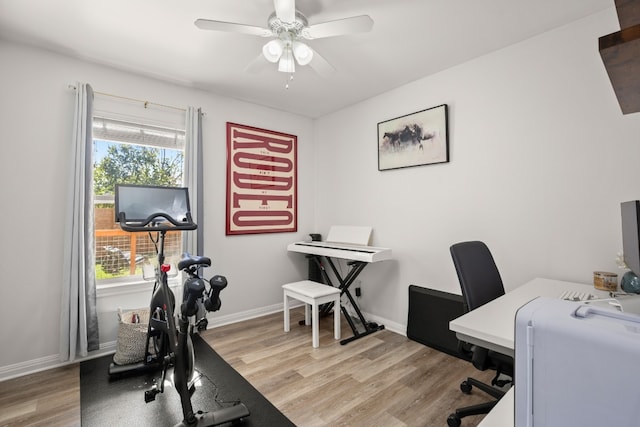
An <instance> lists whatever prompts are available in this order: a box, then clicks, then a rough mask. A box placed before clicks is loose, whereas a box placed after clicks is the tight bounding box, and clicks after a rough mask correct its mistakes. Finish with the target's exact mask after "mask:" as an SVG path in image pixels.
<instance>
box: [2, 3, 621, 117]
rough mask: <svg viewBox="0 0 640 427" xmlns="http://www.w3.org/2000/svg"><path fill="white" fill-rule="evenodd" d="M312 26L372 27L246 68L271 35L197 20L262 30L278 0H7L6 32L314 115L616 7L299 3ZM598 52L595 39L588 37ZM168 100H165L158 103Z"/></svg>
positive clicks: (312, 43)
mask: <svg viewBox="0 0 640 427" xmlns="http://www.w3.org/2000/svg"><path fill="white" fill-rule="evenodd" d="M296 7H297V9H298V10H299V11H300V12H302V13H303V14H304V15H305V16H306V17H307V18H308V20H309V24H310V25H313V24H316V23H320V22H325V21H329V20H334V19H340V18H346V17H351V16H356V15H362V14H366V15H369V16H370V17H371V18H372V19H373V20H374V22H375V23H374V26H373V30H372V31H371V32H369V33H365V34H355V35H348V36H340V37H333V38H327V39H318V40H312V41H309V42H308V44H309V45H310V46H311V47H312V48H313V49H315V50H316V51H317V52H318V53H320V54H321V55H322V56H323V57H324V58H325V59H326V60H327V61H329V62H330V63H331V64H332V65H333V66H334V67H335V68H336V72H335V73H334V74H333V75H332V76H331V77H330V78H321V77H320V76H318V75H317V74H315V72H314V71H313V70H311V69H309V67H297V69H296V73H295V79H294V80H293V82H292V83H291V85H290V88H289V89H288V90H287V89H285V83H286V81H287V79H288V75H285V74H283V73H280V72H278V71H277V69H276V68H277V67H276V65H275V64H274V65H273V66H272V67H269V68H267V69H266V70H264V71H262V72H261V73H258V74H251V73H248V72H245V71H244V69H245V67H246V66H247V65H248V64H249V63H250V62H251V61H253V60H254V59H255V58H256V57H257V56H258V55H259V53H260V51H261V48H262V45H263V44H264V43H266V41H267V40H268V39H263V38H260V37H256V36H250V35H243V34H227V33H221V32H214V31H203V30H199V29H197V28H196V27H195V25H194V21H195V20H196V19H197V18H205V19H212V20H220V21H229V22H238V23H243V24H249V25H255V26H264V27H266V26H267V18H268V17H269V15H270V14H271V13H272V12H273V10H274V4H273V0H55V1H51V0H0V38H2V39H8V40H12V41H18V42H23V43H28V44H34V45H39V46H42V47H45V48H47V49H51V50H54V51H57V52H61V53H64V54H68V55H71V56H74V57H79V58H83V59H86V60H89V61H95V62H98V63H101V64H106V65H110V66H113V67H117V68H121V69H125V70H128V71H133V72H136V73H141V74H144V75H149V76H153V77H156V78H160V79H163V80H169V81H172V82H176V83H180V84H184V85H187V86H192V87H198V88H201V89H204V90H207V91H211V92H213V93H216V94H220V95H225V96H229V97H233V98H237V99H241V100H246V101H249V102H253V103H256V104H260V105H265V106H270V107H273V108H277V109H281V110H285V111H290V112H293V113H297V114H302V115H305V116H309V117H313V118H315V117H319V116H322V115H325V114H327V113H330V112H333V111H336V110H339V109H341V108H343V107H346V106H348V105H351V104H354V103H357V102H359V101H362V100H364V99H367V98H370V97H372V96H375V95H377V94H380V93H383V92H385V91H388V90H391V89H394V88H396V87H398V86H401V85H403V84H406V83H408V82H411V81H413V80H417V79H419V78H421V77H424V76H427V75H430V74H433V73H436V72H438V71H441V70H444V69H446V68H449V67H451V66H454V65H456V64H460V63H462V62H464V61H467V60H470V59H472V58H476V57H478V56H481V55H484V54H486V53H488V52H491V51H495V50H497V49H500V48H502V47H505V46H508V45H510V44H513V43H517V42H519V41H522V40H524V39H527V38H529V37H532V36H535V35H536V34H540V33H542V32H545V31H548V30H550V29H553V28H556V27H559V26H562V25H564V24H567V23H569V22H572V21H575V20H577V19H580V18H583V17H585V16H587V15H590V14H593V13H595V12H598V11H601V10H604V9H607V8H609V7H614V0H297V2H296ZM591 42H592V43H593V48H594V52H597V40H595V39H594V40H592V41H591ZM160 101H161V100H158V102H160Z"/></svg>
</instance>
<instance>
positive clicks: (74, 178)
mask: <svg viewBox="0 0 640 427" xmlns="http://www.w3.org/2000/svg"><path fill="white" fill-rule="evenodd" d="M92 116H93V90H92V89H91V86H89V85H88V84H86V83H83V84H81V83H78V84H77V85H76V105H75V115H74V120H73V141H72V156H73V161H72V164H71V168H70V175H69V180H68V186H67V200H66V208H67V209H66V214H65V217H64V221H65V228H64V247H63V250H64V260H63V265H62V301H61V310H60V360H62V361H70V360H75V358H76V356H83V357H84V356H87V354H88V352H89V351H93V350H97V349H98V348H99V346H100V341H99V337H98V316H97V312H96V275H95V251H94V228H95V226H94V212H93V161H92V158H93V149H92V147H93V141H92V132H91V128H92Z"/></svg>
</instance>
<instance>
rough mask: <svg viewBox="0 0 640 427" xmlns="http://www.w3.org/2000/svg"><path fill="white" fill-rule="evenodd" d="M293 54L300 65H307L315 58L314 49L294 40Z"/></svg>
mask: <svg viewBox="0 0 640 427" xmlns="http://www.w3.org/2000/svg"><path fill="white" fill-rule="evenodd" d="M293 56H294V57H295V58H296V61H298V64H300V65H307V64H308V63H309V62H311V60H312V59H313V50H311V48H310V47H309V46H307V45H306V44H304V43H301V42H297V41H296V42H293Z"/></svg>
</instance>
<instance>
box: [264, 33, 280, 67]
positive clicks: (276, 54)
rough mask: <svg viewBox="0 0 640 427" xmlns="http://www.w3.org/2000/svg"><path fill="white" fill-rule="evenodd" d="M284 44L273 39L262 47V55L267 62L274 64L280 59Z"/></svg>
mask: <svg viewBox="0 0 640 427" xmlns="http://www.w3.org/2000/svg"><path fill="white" fill-rule="evenodd" d="M283 50H284V43H283V42H282V40H279V39H275V40H271V41H270V42H269V43H267V44H265V45H264V46H262V54H263V55H264V57H265V58H266V59H267V61H269V62H273V63H276V62H278V60H279V59H280V58H281V57H282V52H283Z"/></svg>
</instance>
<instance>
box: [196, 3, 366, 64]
mask: <svg viewBox="0 0 640 427" xmlns="http://www.w3.org/2000/svg"><path fill="white" fill-rule="evenodd" d="M274 5H275V12H274V13H272V14H271V15H270V16H269V19H268V20H267V26H268V28H263V27H257V26H253V25H246V24H239V23H234V22H224V21H213V20H210V19H197V20H196V21H195V25H196V27H198V28H200V29H201V30H213V31H225V32H233V33H241V34H249V35H253V36H260V37H272V38H273V39H272V40H270V41H269V42H267V43H266V44H265V45H264V46H263V47H262V53H261V54H260V55H258V57H257V58H256V59H255V60H254V61H253V62H252V63H251V64H249V66H248V67H247V71H250V72H255V71H258V70H260V69H262V66H263V65H264V64H265V63H267V64H268V63H274V64H275V63H277V64H278V71H281V72H284V73H289V74H293V73H294V72H295V67H296V62H297V63H298V65H301V66H304V65H307V64H308V65H309V66H310V67H311V68H312V69H313V70H314V71H316V72H317V73H318V74H319V75H321V76H323V77H327V76H329V75H330V74H331V73H332V72H333V71H334V70H335V69H334V68H333V66H332V65H331V64H329V62H327V60H325V59H324V58H323V57H322V56H320V55H319V54H318V53H317V52H316V51H314V50H313V49H312V48H311V47H309V46H308V45H307V44H306V43H304V42H303V41H302V40H305V39H306V40H313V39H321V38H326V37H335V36H341V35H346V34H354V33H364V32H367V31H370V30H371V28H372V27H373V20H372V19H371V18H370V17H369V16H368V15H360V16H354V17H350V18H344V19H338V20H335V21H328V22H322V23H319V24H314V25H309V23H308V22H307V18H306V17H305V16H304V15H303V14H302V13H300V12H299V11H297V10H296V2H295V0H274ZM265 60H266V61H268V62H266V61H265Z"/></svg>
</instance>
